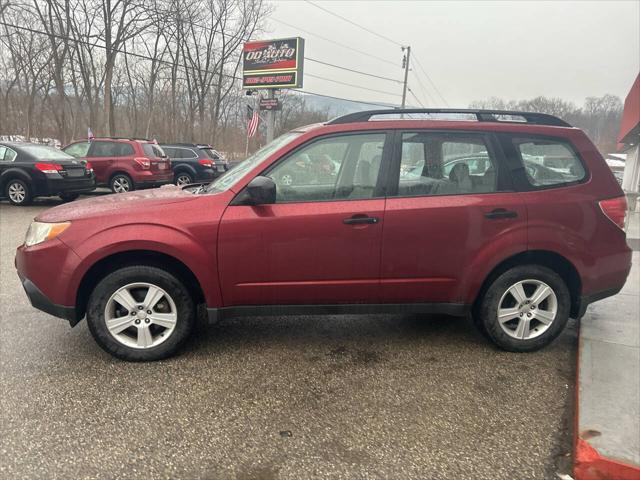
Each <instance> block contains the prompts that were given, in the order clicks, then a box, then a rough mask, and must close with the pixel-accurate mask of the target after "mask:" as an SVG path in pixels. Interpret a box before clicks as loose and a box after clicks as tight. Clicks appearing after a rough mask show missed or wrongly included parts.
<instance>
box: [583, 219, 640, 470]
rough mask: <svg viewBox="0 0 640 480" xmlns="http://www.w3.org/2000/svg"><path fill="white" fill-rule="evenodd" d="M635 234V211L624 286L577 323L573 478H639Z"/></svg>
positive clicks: (639, 306)
mask: <svg viewBox="0 0 640 480" xmlns="http://www.w3.org/2000/svg"><path fill="white" fill-rule="evenodd" d="M639 237H640V213H638V212H630V215H629V222H628V223H627V240H628V244H629V246H630V247H631V248H632V249H633V250H635V252H634V254H633V255H634V257H633V258H634V259H633V266H632V269H631V273H630V274H629V278H628V279H627V284H626V285H625V288H624V289H623V291H622V292H620V293H619V294H618V295H617V296H616V297H613V298H611V299H606V300H603V301H602V303H600V302H597V303H595V304H594V305H593V306H591V307H590V308H589V311H588V313H587V315H585V316H584V317H583V318H582V320H581V322H580V325H579V327H578V328H579V330H578V335H579V339H578V353H577V359H576V361H577V368H576V392H575V406H576V407H575V422H574V444H573V450H574V456H573V461H574V468H573V475H574V479H575V480H640V414H639V412H640V327H639V326H638V320H637V318H638V311H639V310H640V274H639V272H638V270H639V269H640V265H639V260H640V257H639V256H638V250H639V248H638V243H639V242H640V240H639V239H638V238H639Z"/></svg>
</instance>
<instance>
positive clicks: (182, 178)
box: [176, 175, 192, 187]
mask: <svg viewBox="0 0 640 480" xmlns="http://www.w3.org/2000/svg"><path fill="white" fill-rule="evenodd" d="M190 183H192V182H191V177H190V176H189V175H178V178H177V179H176V185H177V186H179V187H182V186H184V185H189V184H190Z"/></svg>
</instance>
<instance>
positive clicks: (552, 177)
mask: <svg viewBox="0 0 640 480" xmlns="http://www.w3.org/2000/svg"><path fill="white" fill-rule="evenodd" d="M512 142H513V146H514V147H515V150H516V153H517V154H518V156H519V160H520V162H521V163H522V166H523V167H524V173H525V176H526V179H527V182H528V183H529V185H530V186H532V187H534V188H546V187H553V186H561V185H566V184H571V183H576V182H580V181H582V180H584V179H585V178H586V176H587V172H586V170H585V168H584V165H583V164H582V161H581V160H580V157H579V156H578V154H577V153H576V151H575V149H574V148H573V146H572V145H571V144H570V143H569V142H565V141H562V140H553V139H547V138H530V137H515V138H513V139H512Z"/></svg>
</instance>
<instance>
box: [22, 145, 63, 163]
mask: <svg viewBox="0 0 640 480" xmlns="http://www.w3.org/2000/svg"><path fill="white" fill-rule="evenodd" d="M20 148H21V149H22V150H24V151H25V152H26V153H28V154H29V155H31V156H33V157H35V158H37V159H38V160H75V158H74V157H72V156H71V155H69V154H67V153H64V152H63V151H62V150H58V149H57V148H55V147H48V146H47V145H22V146H20Z"/></svg>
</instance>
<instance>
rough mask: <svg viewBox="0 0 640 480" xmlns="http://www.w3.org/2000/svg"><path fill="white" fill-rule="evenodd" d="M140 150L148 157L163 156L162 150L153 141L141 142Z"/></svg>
mask: <svg viewBox="0 0 640 480" xmlns="http://www.w3.org/2000/svg"><path fill="white" fill-rule="evenodd" d="M142 150H143V151H144V154H145V155H146V156H147V157H149V158H162V157H164V156H165V153H164V151H163V150H162V148H160V146H159V145H156V144H155V143H143V144H142Z"/></svg>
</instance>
